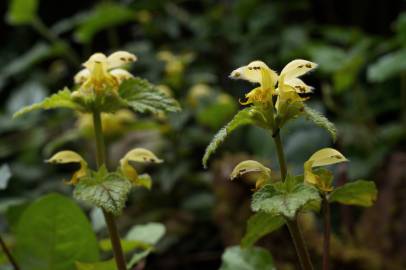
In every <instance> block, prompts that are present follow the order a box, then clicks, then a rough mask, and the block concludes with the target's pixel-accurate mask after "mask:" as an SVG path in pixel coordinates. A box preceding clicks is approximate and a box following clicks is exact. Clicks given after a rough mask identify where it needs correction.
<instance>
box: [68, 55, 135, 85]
mask: <svg viewBox="0 0 406 270" xmlns="http://www.w3.org/2000/svg"><path fill="white" fill-rule="evenodd" d="M136 60H137V57H136V56H135V55H134V54H131V53H129V52H125V51H118V52H115V53H112V54H110V55H109V56H108V57H107V56H106V55H104V54H103V53H95V54H93V55H92V56H90V58H89V59H88V60H87V61H86V62H85V63H83V66H84V67H85V68H84V69H82V70H81V71H79V72H78V73H77V74H76V75H75V77H74V81H75V83H76V84H79V85H80V89H82V90H84V91H89V90H94V91H95V92H96V93H98V92H100V91H103V90H105V89H111V88H112V89H117V88H118V86H119V84H120V83H121V82H122V81H123V80H126V79H129V78H131V77H133V76H132V75H131V73H129V72H128V71H127V70H125V69H122V68H120V67H122V66H123V65H126V64H129V63H132V62H135V61H136Z"/></svg>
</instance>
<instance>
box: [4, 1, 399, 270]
mask: <svg viewBox="0 0 406 270" xmlns="http://www.w3.org/2000/svg"><path fill="white" fill-rule="evenodd" d="M319 2H320V1H307V0H297V1H289V3H288V2H287V1H261V0H254V1H253V0H235V1H214V0H200V1H185V0H179V1H169V0H164V1H155V0H153V1H150V0H149V1H147V0H139V1H131V0H122V1H100V2H98V1H80V2H70V3H69V4H67V3H63V4H62V3H60V2H58V1H46V0H43V1H34V0H13V1H9V2H7V1H3V2H2V3H1V4H0V5H1V6H2V7H3V8H4V10H7V11H5V12H4V16H3V18H4V21H6V22H7V25H4V27H2V28H1V29H0V31H1V35H2V37H3V38H2V40H3V42H2V45H1V46H2V50H1V51H0V64H1V66H0V97H1V101H0V102H1V109H0V112H1V114H0V133H1V140H0V159H1V162H0V163H1V164H3V163H4V164H8V166H9V167H10V171H11V174H12V177H11V179H10V180H9V182H8V187H7V189H6V190H3V191H0V194H1V204H0V210H1V213H2V214H4V213H6V211H7V215H6V217H7V219H6V220H4V219H2V220H1V222H0V228H1V229H2V231H3V232H10V227H13V226H11V225H13V224H14V223H16V222H17V223H18V219H17V218H16V217H17V216H18V215H19V213H21V212H23V206H26V205H27V202H31V201H33V200H35V199H36V198H37V197H39V196H41V195H43V194H47V193H49V192H51V191H52V192H54V191H55V192H59V193H62V194H69V192H70V191H69V189H70V188H69V187H67V186H64V185H63V182H62V181H61V180H62V179H63V178H66V177H67V176H68V175H69V173H70V172H71V171H72V170H71V168H70V167H69V165H67V167H62V168H59V169H56V168H53V167H51V166H49V165H47V164H45V163H44V162H43V160H45V159H47V158H49V156H50V154H52V153H53V152H55V151H57V150H60V149H63V148H72V149H75V150H78V151H79V152H81V153H92V151H94V147H93V145H92V143H90V142H89V136H91V134H90V135H89V134H88V133H86V132H85V130H83V129H81V128H79V127H80V125H78V119H79V118H80V116H78V115H73V114H72V113H71V112H69V111H64V110H58V111H49V112H48V111H47V112H38V113H34V114H32V115H27V116H25V117H22V118H19V119H15V120H12V119H11V116H12V114H13V113H14V112H15V111H16V110H17V109H18V108H20V107H23V106H26V105H30V104H32V103H35V102H38V101H40V100H42V99H43V98H44V97H45V96H47V95H48V94H50V93H55V92H56V91H57V90H58V89H62V88H63V87H64V86H66V85H67V86H72V85H73V81H72V78H73V75H74V74H75V73H76V72H77V71H79V70H80V64H81V62H83V60H84V59H87V58H88V57H89V56H90V54H91V53H93V52H96V51H102V52H106V53H109V52H112V51H114V50H117V49H125V50H127V51H130V52H132V53H135V54H136V55H137V56H138V58H139V61H138V62H137V63H136V64H135V65H134V66H133V70H132V73H133V74H140V75H141V76H142V77H145V78H147V79H148V80H150V81H151V82H153V83H155V84H160V85H161V88H162V89H164V90H165V91H168V92H169V93H171V94H172V95H173V96H175V97H176V98H178V99H179V100H180V101H181V103H182V108H183V110H182V112H181V113H177V114H173V115H169V116H167V117H165V116H163V115H159V114H158V115H156V116H155V117H154V118H155V119H154V120H158V121H159V123H160V124H159V125H157V124H155V123H153V122H152V121H151V118H148V117H144V116H140V117H137V118H136V119H134V121H129V123H128V126H126V131H127V132H128V134H126V135H115V136H113V137H111V138H109V140H108V143H109V159H110V163H111V164H117V161H118V159H119V158H120V157H121V156H122V154H123V153H125V152H126V151H127V150H128V149H130V148H133V147H134V146H143V147H148V148H151V149H153V150H154V152H156V153H159V156H160V157H163V159H164V160H165V163H164V164H163V166H162V167H160V168H159V169H156V168H153V173H152V179H154V183H153V189H152V192H147V191H144V190H139V191H137V192H135V193H134V194H132V196H131V197H130V200H129V202H128V213H127V214H126V215H125V216H123V217H122V218H121V219H120V220H119V223H120V229H122V231H126V229H129V228H131V227H132V226H133V225H134V224H139V223H144V222H156V221H159V222H162V223H164V224H165V225H166V227H167V235H166V236H165V237H164V238H163V239H162V241H161V242H159V243H158V246H157V248H156V250H155V255H153V256H152V257H149V259H148V260H147V268H148V269H191V268H192V267H193V268H194V269H217V268H218V267H219V266H220V260H221V258H220V257H221V254H222V251H223V249H224V247H225V246H229V245H234V244H237V243H238V242H239V240H240V239H241V237H242V234H243V232H244V230H245V223H244V222H243V221H244V220H245V219H246V218H247V216H249V210H246V209H248V207H247V208H244V207H245V206H247V202H249V197H250V192H249V188H250V185H248V184H237V183H228V179H227V177H228V175H229V173H230V172H231V169H232V168H233V167H234V165H236V164H237V163H238V162H239V161H241V160H242V158H241V155H244V156H245V157H247V156H248V157H253V156H255V157H256V158H260V159H262V160H264V162H265V163H266V164H267V165H269V167H271V168H275V169H276V168H277V166H278V164H277V162H276V160H277V159H276V157H275V156H273V155H272V154H271V153H274V151H272V148H273V147H274V146H273V144H272V142H270V141H269V140H268V134H266V132H264V131H262V130H260V129H257V128H252V127H248V128H243V129H241V130H239V131H236V132H235V133H233V134H232V136H230V139H229V140H228V141H227V142H226V143H225V144H224V145H223V146H222V149H223V150H222V151H219V153H227V154H216V155H215V158H214V159H216V160H217V161H214V162H212V163H211V164H209V168H210V169H209V170H203V168H202V166H201V163H200V160H201V157H202V155H203V153H204V149H205V146H206V145H207V144H208V142H209V141H210V139H211V137H212V135H213V134H214V132H215V131H216V130H217V129H218V128H219V127H221V126H223V125H224V124H225V123H227V122H228V121H229V120H230V118H231V117H232V115H233V114H234V113H235V112H236V110H237V109H238V106H239V104H238V99H239V98H242V97H243V94H244V92H243V91H241V90H239V89H247V90H248V89H249V87H250V86H248V85H246V84H244V83H243V82H235V81H230V80H228V79H227V76H228V74H229V72H230V71H231V70H233V69H234V68H235V67H238V66H240V65H242V64H245V63H248V62H249V61H251V60H254V59H261V60H263V61H265V62H266V63H268V64H269V66H270V67H272V68H275V69H277V70H279V69H280V67H282V66H283V65H284V64H285V63H287V62H288V61H289V60H292V59H293V58H306V59H309V60H311V61H314V62H317V63H318V64H319V67H320V68H319V70H318V71H316V72H315V73H314V74H312V75H310V76H309V78H308V79H309V80H310V81H311V80H313V81H314V83H311V85H314V86H316V89H315V94H314V95H313V97H312V99H311V102H312V107H313V108H314V107H316V108H318V110H319V111H323V112H324V113H326V114H327V115H328V116H329V119H331V120H333V122H335V123H336V124H337V129H338V134H337V141H336V142H335V148H337V149H340V151H341V152H342V153H345V156H346V157H348V158H349V159H350V160H351V165H350V167H348V168H347V167H345V166H342V167H340V168H339V170H338V172H337V174H338V175H339V177H338V179H339V181H340V182H339V183H338V185H342V184H344V183H345V182H346V179H347V178H351V179H356V178H367V177H368V178H369V179H378V181H380V180H381V179H383V180H385V181H386V182H382V181H381V182H378V186H379V185H380V186H385V185H386V186H387V188H388V189H389V190H390V191H391V192H395V191H396V189H398V190H402V188H401V187H403V188H404V184H403V186H402V185H400V184H398V185H400V186H394V185H391V183H395V182H393V181H394V180H393V181H392V180H391V179H386V177H382V176H380V175H381V174H384V175H393V174H391V172H388V171H386V169H387V167H389V166H387V162H388V160H392V159H390V158H389V157H391V156H392V155H393V154H394V153H397V152H399V151H401V152H402V151H404V150H405V149H404V146H403V145H404V142H405V135H406V134H405V133H406V127H405V125H406V64H405V63H406V61H405V60H406V53H405V50H406V47H405V46H406V13H405V12H403V13H401V12H400V11H399V10H400V7H402V6H403V7H404V1H401V0H399V1H394V2H396V3H392V4H391V5H385V6H391V8H393V9H396V8H399V9H398V10H395V12H392V13H390V11H391V10H389V7H388V8H387V9H382V10H377V13H373V11H369V10H367V7H368V6H369V2H368V1H354V3H350V2H348V1H347V2H346V3H341V2H340V1H332V2H331V6H330V7H329V6H328V5H327V4H326V3H319ZM328 2H329V3H330V1H328ZM336 2H340V5H342V6H343V8H340V9H334V6H335V5H336V4H337V3H336ZM378 2H379V1H378ZM382 2H383V1H382ZM64 5H66V8H65V7H62V6H64ZM371 5H373V4H371ZM381 8H382V6H381ZM343 9H345V11H343ZM341 12H343V13H344V15H343V14H340V13H341ZM369 13H373V16H374V17H373V20H369V21H368V20H365V22H363V21H360V20H362V19H365V18H367V16H368V15H369ZM388 13H389V15H388ZM324 14H327V15H324ZM328 14H330V17H329V15H328ZM345 15H347V16H345ZM350 15H352V16H350ZM337 17H340V18H343V19H342V20H344V21H342V20H337V19H336V18H337ZM354 18H356V19H354ZM389 26H391V28H389ZM196 89H198V90H196ZM199 89H200V90H199ZM237 89H238V90H237ZM65 119H70V121H65ZM62 120H64V121H62ZM62 122H63V124H61V123H62ZM67 131H72V132H67ZM282 135H283V136H282V137H283V138H284V145H285V149H286V154H287V159H288V161H289V167H290V168H291V169H292V170H293V171H295V172H299V171H301V170H302V163H303V161H304V160H305V159H306V158H307V157H308V156H310V154H311V153H313V152H314V151H315V150H317V149H319V148H322V147H326V146H329V145H331V144H332V141H331V140H330V138H329V135H328V134H327V133H326V132H325V131H323V130H321V129H319V128H317V127H314V126H313V125H312V124H311V123H308V122H306V121H296V122H293V123H289V124H288V125H287V128H286V129H285V131H284V134H282ZM73 138H75V142H74V140H73ZM77 138H79V140H76V139H77ZM232 149H239V150H238V151H239V153H236V152H235V150H234V151H233V150H232ZM402 153H403V152H402ZM92 156H93V155H90V154H89V156H87V157H85V158H86V160H89V161H90V160H91V157H92ZM214 159H213V160H214ZM2 168H3V167H2ZM2 170H3V169H2ZM347 176H348V177H347ZM375 176H378V177H375ZM1 178H2V179H3V178H4V179H5V178H6V177H4V175H2V176H1ZM2 183H3V180H2ZM396 183H397V182H396ZM393 190H395V191H393ZM388 192H389V191H388ZM390 194H396V192H395V193H390ZM402 202H403V203H404V199H403V200H402ZM380 205H386V204H384V203H383V204H380V203H379V201H378V208H379V207H380ZM399 205H401V203H399ZM31 206H32V205H31ZM31 206H29V207H31ZM391 207H393V208H391V209H395V210H396V211H395V210H394V211H392V212H393V213H394V214H393V216H389V217H388V219H389V220H392V219H394V218H395V216H397V217H398V216H401V214H399V213H400V210H399V206H393V205H392V206H391ZM7 209H8V210H7ZM83 209H84V210H85V211H86V212H90V213H91V215H90V216H91V217H92V224H94V226H96V225H97V223H98V221H97V220H98V219H97V214H94V213H95V212H94V210H92V209H88V208H86V206H83ZM343 209H344V210H343V211H341V213H340V214H339V215H338V216H337V217H333V218H334V219H335V221H336V223H337V225H336V227H335V228H334V230H335V233H336V234H337V237H338V239H340V238H343V239H346V240H351V241H349V242H350V243H352V244H351V247H349V246H346V245H344V244H342V243H341V242H339V241H340V240H337V241H338V242H337V244H336V246H335V248H336V251H334V250H333V260H334V264H335V265H336V269H403V268H404V266H405V265H406V261H405V258H403V257H402V256H401V255H402V252H403V251H404V250H405V249H404V247H405V246H406V243H405V242H404V241H403V242H402V241H400V240H399V239H394V238H393V237H394V235H393V234H390V233H389V232H386V231H385V232H384V233H382V234H379V236H380V237H382V238H380V239H377V240H376V243H381V242H385V243H386V242H391V243H392V242H396V241H399V245H398V246H402V247H403V248H399V247H398V246H396V245H394V244H392V245H389V247H386V246H385V245H382V247H381V245H375V246H374V247H371V246H368V245H367V246H368V247H363V245H362V243H360V241H361V240H360V239H362V238H360V237H359V235H360V234H357V233H356V231H357V230H358V227H357V226H360V225H359V224H373V222H368V220H373V219H372V218H371V216H381V215H383V213H385V212H384V210H380V209H377V208H373V210H371V211H375V212H373V213H372V214H371V213H370V212H369V213H367V214H365V215H363V213H360V212H356V213H349V214H348V211H347V212H346V210H345V208H343ZM382 209H387V207H383V208H382ZM227 213H229V216H228V219H229V220H227V218H224V216H226V214H227ZM374 213H375V214H374ZM24 214H25V213H24ZM2 216H3V215H2ZM368 217H369V218H370V219H368ZM230 220H232V222H231V225H230V222H229V221H230ZM351 220H352V221H351ZM365 220H366V221H365ZM309 224H310V223H309ZM402 224H403V225H399V226H403V228H404V223H402ZM375 225H377V224H375ZM21 226H23V225H21ZM309 226H310V225H309ZM370 226H371V225H370ZM19 228H20V227H19ZM97 228H98V229H99V230H98V236H100V237H105V236H106V231H105V230H104V229H103V224H102V225H100V223H99V225H98V226H97ZM312 228H313V230H312V229H311V228H310V229H309V230H308V232H307V235H308V236H309V238H311V239H313V240H314V241H313V242H311V243H313V244H310V249H311V251H312V254H314V256H318V255H319V254H320V250H319V249H318V247H317V243H318V242H317V239H318V238H317V237H318V234H315V233H312V232H313V231H314V228H317V224H316V225H314V226H313V227H312ZM364 228H366V227H365V226H364ZM365 230H367V229H365ZM282 233H283V232H282ZM381 235H382V236H381ZM275 237H276V238H272V239H273V240H275V241H269V239H268V241H266V239H265V241H264V243H263V245H264V246H270V247H271V250H272V253H273V255H274V257H277V259H275V261H277V262H281V265H279V266H278V269H294V267H295V266H294V265H293V264H292V261H293V260H292V258H294V254H293V253H290V252H289V251H288V250H289V249H290V246H289V245H287V244H283V247H284V248H283V250H285V252H283V253H282V252H278V251H275V249H278V248H279V249H280V248H281V247H280V246H279V245H278V244H276V245H275V244H272V242H274V243H278V242H277V240H278V238H277V237H278V236H275ZM285 239H286V238H285ZM364 239H365V238H364ZM27 241H28V240H27ZM270 242H271V243H270ZM344 242H345V241H344ZM9 243H10V244H11V246H12V247H13V243H14V239H12V238H11V239H10V241H9ZM337 247H338V248H337ZM333 249H334V246H333ZM337 249H338V250H337ZM341 249H345V250H348V252H347V253H344V252H340V250H341ZM17 251H18V249H17ZM274 251H275V252H274ZM233 252H236V251H235V250H234V251H233ZM260 252H262V250H261V251H260ZM228 254H229V255H228V256H234V255H233V254H232V253H228ZM230 254H231V255H230ZM368 254H369V255H368ZM371 254H372V255H371ZM260 256H263V258H264V260H270V258H269V257H267V256H268V255H260ZM371 256H374V258H375V259H374V260H372V259H371ZM0 261H1V262H3V259H2V257H0ZM89 267H90V266H89ZM89 267H87V268H86V266H82V268H79V269H92V268H89ZM92 267H93V266H92ZM224 267H226V266H224ZM224 269H227V268H224Z"/></svg>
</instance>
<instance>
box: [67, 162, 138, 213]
mask: <svg viewBox="0 0 406 270" xmlns="http://www.w3.org/2000/svg"><path fill="white" fill-rule="evenodd" d="M132 187H133V185H132V183H131V182H130V181H129V180H127V179H126V178H125V177H124V176H123V175H122V174H120V173H116V172H107V170H106V167H104V166H103V167H101V168H100V169H99V170H98V171H97V172H92V173H91V174H90V175H89V176H86V177H83V178H82V179H81V181H80V182H79V183H78V184H77V185H76V187H75V190H74V193H73V196H74V197H75V198H76V199H78V200H82V201H85V202H87V203H89V204H91V205H94V206H97V207H101V208H102V209H104V210H106V211H108V212H111V213H113V214H114V215H119V214H120V213H121V211H122V209H123V208H124V205H125V202H126V201H127V197H128V193H129V192H130V190H131V188H132Z"/></svg>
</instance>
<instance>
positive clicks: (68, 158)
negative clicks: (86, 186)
mask: <svg viewBox="0 0 406 270" xmlns="http://www.w3.org/2000/svg"><path fill="white" fill-rule="evenodd" d="M47 162H49V163H59V164H65V163H80V168H79V170H77V171H76V172H75V173H74V174H73V176H72V178H71V179H70V181H66V183H67V184H71V185H76V184H77V183H78V182H79V180H80V178H82V177H83V176H86V175H87V162H86V161H85V160H84V159H83V158H82V156H80V155H79V154H78V153H76V152H74V151H68V150H66V151H61V152H58V153H56V154H55V155H53V156H52V157H51V158H50V159H48V160H47Z"/></svg>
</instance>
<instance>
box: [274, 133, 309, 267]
mask: <svg viewBox="0 0 406 270" xmlns="http://www.w3.org/2000/svg"><path fill="white" fill-rule="evenodd" d="M273 139H274V142H275V145H276V151H277V154H278V160H279V167H280V171H281V178H282V181H285V178H286V175H287V167H286V159H285V153H284V151H283V145H282V140H281V135H280V133H279V131H278V132H276V133H275V134H274V135H273ZM286 225H287V226H288V229H289V232H290V235H291V236H292V240H293V244H294V246H295V249H296V253H297V256H298V257H299V262H300V265H301V267H302V269H303V270H312V269H313V264H312V261H311V259H310V255H309V252H308V251H307V248H306V244H305V242H304V239H303V235H302V232H301V231H300V227H299V224H298V222H297V219H295V220H286Z"/></svg>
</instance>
